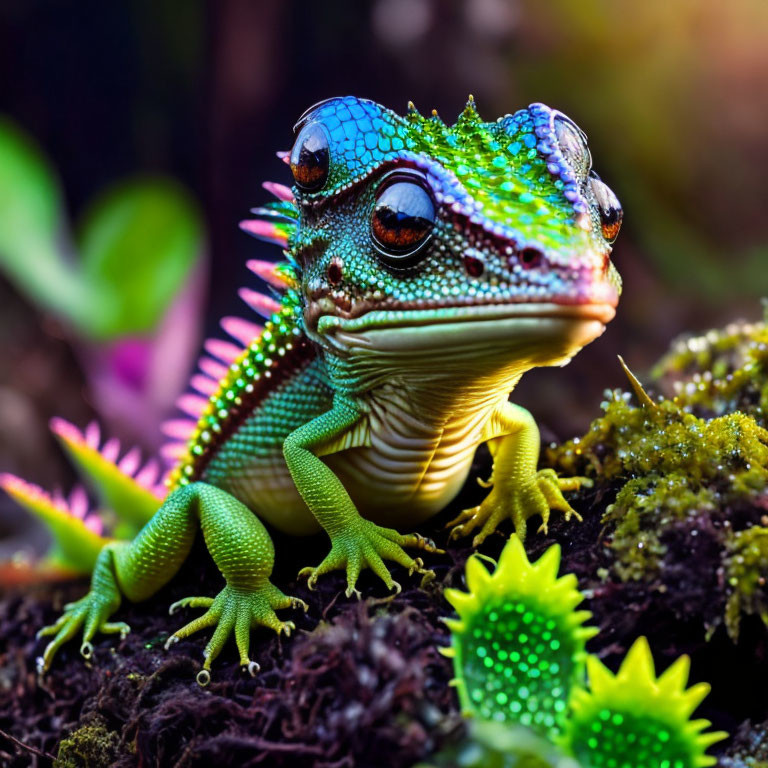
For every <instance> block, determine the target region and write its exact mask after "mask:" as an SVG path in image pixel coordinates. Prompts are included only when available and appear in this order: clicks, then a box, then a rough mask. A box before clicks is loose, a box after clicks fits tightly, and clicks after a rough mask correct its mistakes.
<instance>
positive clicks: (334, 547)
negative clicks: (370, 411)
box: [283, 396, 439, 597]
mask: <svg viewBox="0 0 768 768" xmlns="http://www.w3.org/2000/svg"><path fill="white" fill-rule="evenodd" d="M363 419H364V415H363V414H362V413H361V412H360V411H359V410H358V409H357V408H356V407H355V406H354V405H353V404H352V403H350V402H348V401H347V400H345V399H343V398H341V397H339V396H337V397H336V398H335V399H334V403H333V407H332V408H331V410H330V411H328V412H326V413H324V414H322V415H321V416H319V417H317V418H316V419H313V420H312V421H310V422H309V423H307V424H305V425H303V426H301V427H299V429H297V430H296V431H295V432H293V433H291V434H290V435H289V436H288V437H287V438H286V440H285V443H284V444H283V453H284V455H285V461H286V463H287V464H288V469H289V470H290V472H291V476H292V477H293V481H294V483H295V484H296V488H297V489H298V491H299V493H300V494H301V496H302V498H303V499H304V502H305V503H306V505H307V506H308V507H309V509H310V511H311V512H312V514H313V515H314V516H315V518H316V519H317V521H318V522H319V523H320V525H321V526H322V527H323V528H324V529H325V531H326V533H327V534H328V535H329V536H330V538H331V551H330V552H329V553H328V556H327V557H326V558H325V559H324V560H323V561H322V562H321V563H320V565H318V566H317V567H316V568H304V569H302V570H301V572H300V573H299V575H300V576H308V577H309V582H308V583H309V586H310V587H312V586H314V584H315V582H316V581H317V578H318V576H321V575H322V574H324V573H327V572H328V571H333V570H339V569H345V570H346V573H347V590H346V594H347V597H349V596H350V595H352V594H353V593H354V594H358V595H359V593H358V592H357V590H356V589H355V584H356V583H357V578H358V576H359V575H360V571H361V570H362V569H363V568H364V567H366V566H367V567H369V568H371V570H372V571H373V572H374V573H376V575H377V576H379V577H380V578H381V580H382V581H383V582H384V583H385V584H386V585H387V588H388V589H395V590H397V591H398V592H399V591H400V585H399V584H398V583H397V582H395V581H394V580H393V579H392V575H391V574H390V572H389V569H388V568H387V566H386V565H385V564H384V560H393V561H394V562H396V563H399V564H400V565H402V566H404V567H405V568H407V569H408V570H409V571H410V572H411V573H412V572H414V571H416V572H418V573H423V574H428V573H431V572H430V571H426V570H425V569H424V564H423V563H422V561H421V559H419V558H412V557H411V556H410V555H408V554H407V553H406V552H405V550H404V549H403V547H416V548H418V549H422V550H425V551H427V552H438V551H439V550H438V549H437V548H436V547H435V545H434V544H433V543H432V542H431V541H429V540H428V539H425V538H424V537H422V536H419V535H418V534H409V535H402V534H400V533H398V532H397V531H396V530H394V529H393V528H383V527H381V526H378V525H375V524H374V523H372V522H370V521H369V520H366V519H364V518H363V517H362V516H361V515H360V513H359V512H358V511H357V508H356V507H355V504H354V502H353V501H352V499H351V498H350V496H349V494H348V493H347V491H346V489H345V488H344V486H343V485H342V483H341V481H340V480H339V479H338V478H337V477H336V475H335V474H334V473H333V472H332V471H331V469H330V468H329V467H328V466H327V465H326V464H325V463H324V462H323V461H322V459H321V458H320V457H321V456H326V455H329V454H331V453H334V452H336V451H338V450H343V449H347V448H354V447H359V446H361V445H365V439H366V438H365V430H364V429H361V428H360V427H361V425H362V420H363Z"/></svg>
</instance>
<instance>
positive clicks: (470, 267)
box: [464, 254, 485, 277]
mask: <svg viewBox="0 0 768 768" xmlns="http://www.w3.org/2000/svg"><path fill="white" fill-rule="evenodd" d="M464 269H466V270H467V274H468V275H469V276H470V277H481V276H482V274H483V272H485V265H484V264H483V262H482V261H481V260H480V259H478V258H477V256H470V255H469V254H467V255H466V256H464Z"/></svg>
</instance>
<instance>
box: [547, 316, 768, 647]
mask: <svg viewBox="0 0 768 768" xmlns="http://www.w3.org/2000/svg"><path fill="white" fill-rule="evenodd" d="M655 373H656V376H657V378H659V379H660V381H661V383H662V387H663V388H666V389H668V390H669V391H670V394H671V398H670V399H662V400H659V401H652V400H650V398H648V397H647V396H646V395H645V393H644V392H643V391H642V389H640V388H639V384H636V382H635V383H634V384H633V386H634V387H635V389H636V394H637V397H638V399H639V400H640V404H639V405H635V404H634V402H633V399H632V397H631V395H630V394H628V393H624V392H621V391H619V390H615V391H611V392H607V394H606V400H605V402H604V403H603V410H604V414H603V416H601V417H600V418H598V419H596V420H595V421H594V422H593V423H592V425H591V426H590V429H589V431H588V432H587V433H586V434H585V435H584V436H583V437H581V438H575V439H574V440H571V441H568V442H566V443H564V444H563V445H562V446H559V447H554V446H553V447H550V449H549V450H548V452H547V453H548V459H549V461H550V462H552V463H553V465H554V466H556V467H557V468H558V469H560V470H564V469H567V470H568V471H573V472H579V473H583V474H586V475H587V476H592V477H595V478H596V480H597V483H598V485H599V486H601V487H602V489H603V490H606V491H608V492H615V494H616V495H615V501H614V503H613V504H611V505H609V506H608V508H607V511H606V513H605V515H604V517H603V521H604V522H605V523H606V525H607V526H608V538H607V541H608V543H609V546H610V550H611V552H612V556H613V558H614V560H613V564H612V569H611V570H612V571H613V573H614V575H615V576H617V577H619V578H621V579H623V580H625V581H626V580H637V581H648V582H651V581H653V580H654V579H656V578H658V577H659V576H660V575H661V574H662V572H663V569H664V565H665V558H666V557H667V555H668V541H669V538H670V535H671V534H672V532H673V531H681V530H687V531H688V532H689V535H693V536H695V535H698V534H700V533H701V532H702V531H704V530H705V529H706V531H707V535H710V536H712V537H714V539H715V546H716V547H717V548H718V549H719V551H720V555H719V557H720V560H719V562H715V563H714V566H713V567H714V568H715V569H716V570H721V571H722V572H723V573H724V574H725V577H726V578H725V584H724V595H723V596H722V603H723V607H722V608H723V609H722V611H721V613H722V614H724V619H725V623H726V626H727V629H728V631H729V633H730V635H731V637H733V638H734V639H735V638H737V637H738V631H739V624H740V618H741V616H742V615H743V614H745V613H746V614H757V615H759V616H761V617H762V618H763V620H764V621H766V623H767V624H768V596H766V592H765V578H766V576H768V544H766V538H767V537H768V525H766V517H765V509H766V503H767V502H768V431H767V430H766V428H765V427H766V409H765V404H766V400H767V398H768V325H766V322H759V323H738V324H732V325H729V326H728V327H727V328H725V329H724V330H722V331H710V332H708V333H707V334H705V335H704V336H700V337H692V338H686V339H682V340H680V341H678V342H676V343H675V345H674V346H673V348H672V351H671V352H670V353H669V354H667V355H666V356H665V357H664V358H663V359H662V361H661V362H660V363H659V364H658V366H657V367H656V371H655ZM717 599H719V598H718V596H717V595H714V596H713V601H714V600H717ZM713 628H714V627H713V626H710V627H709V629H710V630H711V629H713Z"/></svg>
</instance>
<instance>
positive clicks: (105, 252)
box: [0, 0, 768, 559]
mask: <svg viewBox="0 0 768 768" xmlns="http://www.w3.org/2000/svg"><path fill="white" fill-rule="evenodd" d="M766 39H768V3H766V2H765V0H730V1H729V2H727V3H724V2H719V1H717V0H668V1H667V2H637V0H365V1H363V0H324V1H323V2H301V1H300V0H209V1H208V2H202V1H201V0H185V2H183V3H182V2H178V0H177V1H175V2H173V1H171V0H152V1H151V2H150V0H134V1H133V2H130V1H129V0H123V1H122V2H109V3H105V2H102V1H101V0H78V2H67V1H66V0H3V2H2V4H0V115H2V119H0V128H2V129H3V131H5V133H4V134H1V135H0V138H2V136H4V137H5V138H3V139H2V141H0V471H4V470H7V471H13V472H15V473H18V474H20V475H22V476H25V477H28V478H29V479H31V480H33V481H35V482H37V483H39V484H41V485H43V486H45V487H52V486H55V485H57V484H58V485H61V486H63V487H65V488H66V487H68V486H69V485H70V484H71V483H72V481H73V477H72V475H71V470H70V469H69V468H68V467H67V465H66V462H65V461H64V459H63V456H62V454H61V453H60V451H59V450H58V448H57V446H56V443H55V441H54V440H53V439H52V438H51V436H50V435H49V433H48V429H47V422H48V420H49V419H50V418H51V417H52V416H53V415H61V416H64V417H65V418H68V419H70V420H72V421H74V422H75V423H77V424H78V425H80V426H83V425H84V424H85V423H86V422H88V421H89V420H90V419H91V418H93V417H94V416H96V415H99V417H100V419H101V421H102V422H103V423H104V424H105V425H106V430H107V431H108V432H109V433H110V434H115V435H117V436H119V437H121V438H123V439H126V440H130V441H134V442H138V443H139V444H141V445H142V446H143V447H144V448H145V449H152V448H154V447H156V446H157V444H158V442H159V433H158V431H157V422H158V421H159V419H160V418H161V417H162V416H164V415H170V413H171V411H172V408H171V403H172V401H173V398H174V396H175V395H176V394H177V392H178V391H179V389H180V388H181V387H183V381H184V378H185V377H186V375H187V374H188V373H189V371H190V369H191V367H192V366H193V363H194V356H195V352H196V350H197V349H198V347H199V345H200V342H201V340H202V338H204V335H203V334H205V333H207V334H213V333H216V332H217V321H218V318H219V317H220V316H222V315H225V314H228V313H242V311H243V310H242V308H241V306H239V304H240V302H239V300H238V299H237V295H236V288H237V287H238V286H240V285H243V284H245V283H248V282H253V281H255V278H253V277H252V276H251V277H249V273H248V272H247V270H246V268H245V266H244V265H245V261H246V259H248V258H277V256H278V253H277V250H276V249H275V248H274V247H271V246H269V245H265V244H262V243H257V242H256V241H253V240H251V239H249V238H248V237H246V236H245V235H244V234H242V233H241V232H239V230H238V228H237V222H238V221H239V220H240V219H241V218H243V217H244V216H246V215H247V212H248V209H249V208H250V207H251V206H254V205H258V204H259V203H260V202H263V201H264V200H265V199H266V197H267V195H266V193H265V192H264V191H263V190H262V189H261V187H260V184H261V182H262V181H263V180H265V179H269V180H275V181H281V182H283V183H288V170H287V169H286V168H285V166H284V165H283V164H282V163H281V162H279V161H278V160H277V158H276V157H275V151H276V150H280V149H288V148H289V147H290V144H291V140H292V131H291V129H292V126H293V124H294V122H295V120H296V118H297V117H298V116H299V115H300V114H301V113H302V112H303V111H304V109H305V108H306V107H308V106H309V105H311V104H313V103H315V102H316V101H318V100H321V99H324V98H327V97H330V96H336V95H344V94H350V93H351V94H355V95H360V96H365V97H369V98H372V99H375V100H377V101H380V102H382V103H383V104H385V105H387V106H389V107H392V108H395V109H398V110H403V109H405V106H406V103H407V101H408V100H409V99H411V100H413V101H414V102H415V103H416V105H417V106H418V107H419V108H420V109H422V111H424V110H431V109H432V108H436V109H437V110H438V111H439V113H440V114H441V116H442V117H443V118H444V119H445V120H446V121H452V120H453V119H454V117H455V116H456V115H457V114H458V112H459V111H460V110H461V109H462V107H463V105H464V103H465V101H466V97H467V94H469V93H472V94H474V96H475V97H476V99H477V102H478V106H479V110H480V113H481V115H482V116H484V117H485V118H486V119H494V118H496V117H498V116H500V115H502V114H504V113H506V112H511V111H514V110H515V109H517V108H518V107H520V106H524V105H527V104H528V103H530V102H533V101H543V102H545V103H547V104H549V105H551V106H555V107H557V108H559V109H561V110H563V111H564V112H565V113H566V114H568V115H569V116H571V117H572V118H573V119H574V120H575V121H576V122H577V123H579V124H580V125H581V127H582V128H583V129H584V130H585V131H586V132H587V134H588V136H589V139H590V145H591V149H592V154H593V157H594V159H595V167H596V170H597V171H598V172H599V173H600V175H601V177H602V178H603V179H604V180H605V181H607V183H609V184H610V185H611V186H612V187H613V188H614V190H615V191H616V193H617V195H618V196H619V199H620V200H621V201H622V203H623V204H624V208H625V225H624V230H623V232H622V233H621V235H620V237H619V240H618V243H617V246H616V249H615V262H616V264H617V266H618V268H619V271H620V272H621V273H622V275H623V277H624V280H625V292H624V296H623V298H622V302H621V304H620V307H619V313H618V317H617V319H616V320H615V321H614V322H613V323H612V324H611V326H610V327H609V329H608V331H607V332H606V334H605V335H604V336H603V337H602V339H600V340H599V341H598V342H597V343H595V344H593V345H592V346H591V347H589V348H588V349H586V350H585V351H584V352H583V353H582V354H581V355H580V356H579V357H578V358H577V359H576V360H575V361H574V362H573V363H572V364H571V365H570V366H569V367H568V368H566V369H565V370H563V371H560V370H547V371H539V372H535V373H533V374H530V375H529V376H528V377H527V379H526V380H524V381H523V383H522V384H521V386H520V389H519V391H518V394H517V400H518V401H519V402H521V403H523V404H524V405H526V406H527V407H529V408H530V409H531V410H532V411H533V412H534V414H535V415H536V416H537V418H538V419H539V421H540V423H541V424H542V430H543V433H544V436H545V439H553V438H556V437H559V438H565V437H569V436H571V435H573V434H575V433H578V432H579V431H581V430H583V429H584V428H585V427H586V425H587V424H588V422H589V421H590V419H591V418H593V417H594V416H596V415H597V413H598V410H599V403H600V400H601V393H602V391H603V390H604V389H605V388H606V387H612V386H618V385H620V384H621V383H622V374H621V371H620V369H619V367H618V364H617V363H616V354H617V353H621V354H623V355H624V357H625V358H626V359H627V361H628V362H629V364H630V366H631V367H632V368H633V369H635V370H636V372H637V373H638V374H639V375H640V376H644V375H645V374H647V372H648V371H649V369H650V367H651V365H652V363H653V362H654V361H655V360H656V359H657V358H658V357H659V355H660V354H661V353H662V352H663V351H664V350H665V349H666V347H667V345H668V344H669V342H670V340H671V339H672V338H673V337H675V336H676V335H677V334H679V333H681V332H684V331H701V330H704V329H707V328H709V327H714V326H719V325H722V324H724V323H726V322H727V321H729V320H731V319H735V318H737V317H746V318H756V317H758V316H759V315H760V314H761V312H762V309H761V306H760V298H761V297H762V296H768V192H767V191H766V178H767V177H768V135H767V133H766V125H768V45H766ZM3 142H4V143H3ZM142 285H151V286H152V287H153V290H152V291H150V292H147V293H151V294H152V295H151V297H149V298H148V297H147V296H146V295H144V294H143V292H142V290H141V288H142ZM166 307H171V309H170V310H168V311H166V309H165V308H166ZM25 526H26V522H23V518H21V517H20V516H18V515H17V514H16V513H15V512H14V510H13V505H12V504H10V502H9V501H8V500H7V499H5V498H3V499H2V500H0V539H2V541H3V542H4V543H2V544H0V559H1V558H2V556H3V555H4V554H8V553H10V552H13V551H16V550H18V549H20V548H22V549H23V548H28V547H31V548H33V549H34V548H35V547H39V546H40V542H41V541H42V539H41V538H40V534H38V533H37V532H36V531H35V529H33V528H27V527H25Z"/></svg>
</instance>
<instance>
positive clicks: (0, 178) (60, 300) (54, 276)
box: [0, 117, 85, 318]
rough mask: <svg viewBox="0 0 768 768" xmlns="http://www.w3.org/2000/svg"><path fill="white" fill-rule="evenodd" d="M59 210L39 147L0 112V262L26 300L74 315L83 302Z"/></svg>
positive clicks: (55, 187) (58, 196)
mask: <svg viewBox="0 0 768 768" xmlns="http://www.w3.org/2000/svg"><path fill="white" fill-rule="evenodd" d="M63 210H64V206H63V200H62V195H61V190H60V188H59V184H58V181H57V179H56V178H55V175H54V173H53V171H52V170H51V169H50V167H49V165H48V162H47V160H46V158H45V156H44V155H43V153H42V152H41V151H40V149H39V148H38V147H37V145H36V144H35V143H34V141H32V139H30V138H29V137H28V136H27V135H26V134H25V133H24V132H23V131H22V130H21V129H20V128H19V127H18V126H16V125H15V124H14V123H13V122H11V121H10V120H8V119H7V118H5V117H0V268H2V270H3V271H4V272H5V273H6V275H7V276H8V278H9V279H10V280H11V281H12V282H13V283H14V284H15V285H16V287H17V288H18V289H19V290H20V291H22V292H23V293H25V294H26V295H27V296H28V297H29V298H30V299H31V300H32V301H34V302H36V303H37V304H39V305H42V306H43V307H44V308H45V309H48V310H51V311H54V312H56V313H58V314H61V315H64V316H65V317H69V318H72V317H74V318H78V317H81V315H82V309H83V307H84V304H85V302H84V297H83V294H82V285H81V283H80V281H79V279H78V277H77V269H76V266H75V265H74V264H73V263H72V261H71V260H68V259H67V257H66V256H67V240H66V231H65V229H66V228H65V223H64V218H63Z"/></svg>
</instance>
